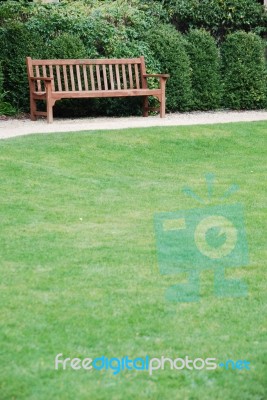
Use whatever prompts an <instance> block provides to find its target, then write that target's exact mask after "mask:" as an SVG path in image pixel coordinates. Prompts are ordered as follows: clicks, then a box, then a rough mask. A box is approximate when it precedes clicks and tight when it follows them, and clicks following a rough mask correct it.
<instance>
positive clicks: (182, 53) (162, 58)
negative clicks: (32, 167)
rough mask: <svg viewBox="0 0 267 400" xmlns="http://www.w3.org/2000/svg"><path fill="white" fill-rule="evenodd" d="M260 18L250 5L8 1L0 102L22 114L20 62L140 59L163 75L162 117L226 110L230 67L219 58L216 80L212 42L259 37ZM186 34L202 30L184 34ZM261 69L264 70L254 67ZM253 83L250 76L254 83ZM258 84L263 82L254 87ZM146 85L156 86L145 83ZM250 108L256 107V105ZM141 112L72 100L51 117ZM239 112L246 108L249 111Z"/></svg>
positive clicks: (0, 27) (228, 1)
mask: <svg viewBox="0 0 267 400" xmlns="http://www.w3.org/2000/svg"><path fill="white" fill-rule="evenodd" d="M264 18H266V13H265V14H264V12H263V8H262V7H261V6H260V5H259V4H257V3H256V1H255V0H238V1H237V0H210V1H207V0H203V1H200V0H180V1H174V0H169V1H167V0H165V1H148V0H145V1H142V2H141V1H140V0H131V1H126V0H77V1H75V2H73V1H70V0H61V1H60V2H59V3H55V4H40V3H38V2H37V3H34V2H27V1H24V0H20V1H13V0H7V1H5V2H0V43H1V46H0V61H1V64H2V68H3V75H4V82H3V85H4V89H3V90H5V92H6V100H8V101H9V102H11V103H12V105H13V106H14V107H16V108H17V109H21V110H24V111H28V107H29V94H28V81H27V73H26V66H25V57H26V56H31V57H40V58H99V57H101V58H104V57H107V58H112V57H115V58H120V57H135V56H140V55H144V56H145V59H146V65H147V72H149V73H157V72H162V73H170V76H171V77H170V79H169V80H168V82H167V110H169V111H177V110H180V111H185V110H190V109H199V110H205V109H214V108H217V107H219V106H222V107H224V106H227V107H228V106H229V104H230V102H229V91H230V89H229V88H230V86H231V85H230V83H229V79H230V76H232V75H229V74H227V63H228V60H229V63H231V61H230V58H229V57H226V56H225V55H224V64H223V68H222V73H223V74H224V75H225V74H226V75H227V79H226V76H225V77H224V76H223V77H221V76H219V72H218V71H219V56H218V47H216V44H215V40H216V42H217V44H218V40H217V39H220V40H219V42H220V41H221V40H222V39H225V35H226V34H227V33H229V32H232V31H235V30H236V29H240V28H242V29H243V30H245V31H249V30H252V31H257V32H258V33H262V34H263V33H264V30H265V29H266V24H265V27H264V25H263V22H264V21H265V20H264ZM173 25H174V26H173ZM175 27H176V29H175ZM191 27H194V28H199V27H201V28H202V29H201V30H190V28H191ZM203 27H204V28H206V30H207V31H209V32H210V33H211V34H212V35H213V36H214V39H215V40H214V39H212V37H211V36H210V35H209V34H208V33H206V32H205V31H204V30H203ZM177 30H180V31H181V32H186V35H182V34H181V32H178V31H177ZM253 37H254V36H253ZM259 41H260V39H258V42H259ZM258 42H257V43H258ZM254 44H255V46H256V47H255V49H254V51H255V53H257V57H256V59H257V60H259V59H260V60H262V47H261V46H258V45H257V44H256V41H254V42H253V43H252V46H253V45H254ZM239 45H240V46H241V49H240V52H242V51H244V45H243V44H242V43H241V42H240V44H239V42H238V41H237V42H236V46H239ZM238 52H239V50H238V49H237V53H238ZM224 54H225V53H224ZM249 54H250V53H249ZM253 54H254V53H253ZM247 60H248V59H247ZM246 65H247V66H248V69H249V71H251V63H250V62H249V60H248V64H245V66H244V68H246ZM262 69H263V70H264V69H265V67H264V65H263V64H262V63H261V70H262ZM250 74H251V72H250ZM258 75H259V74H258V72H257V73H256V77H257V79H258ZM262 79H265V74H263V75H262V76H261V82H262ZM220 80H224V87H225V90H226V92H227V93H228V94H225V95H224V96H222V99H223V102H222V103H220V97H221V85H220ZM227 82H228V83H227ZM234 83H235V82H234ZM150 85H152V86H154V85H156V82H155V81H153V80H152V81H150ZM265 86H266V85H265ZM265 86H264V87H265ZM242 90H243V89H242ZM152 102H153V101H152ZM154 102H155V101H154ZM256 103H257V105H258V106H259V105H260V104H262V101H258V102H256ZM256 103H255V102H254V103H253V107H255V106H256V105H255V104H256ZM141 104H142V102H141V100H140V99H138V98H129V99H127V101H126V100H125V99H122V100H121V99H101V100H98V99H94V100H88V101H87V100H81V101H78V100H73V101H71V102H68V101H63V102H62V103H57V105H56V110H55V111H56V115H64V113H65V114H66V115H71V113H72V112H73V113H74V115H77V116H78V115H92V114H98V115H99V114H107V115H115V114H116V115H121V114H124V115H129V114H138V113H139V114H140V113H141ZM236 104H238V103H236ZM244 104H247V107H251V104H252V103H251V102H246V103H244ZM244 104H243V106H244ZM69 105H70V106H69ZM243 106H242V107H243ZM235 107H238V105H236V106H235Z"/></svg>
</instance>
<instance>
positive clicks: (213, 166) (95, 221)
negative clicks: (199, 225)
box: [0, 122, 267, 400]
mask: <svg viewBox="0 0 267 400" xmlns="http://www.w3.org/2000/svg"><path fill="white" fill-rule="evenodd" d="M266 132H267V122H257V123H238V124H224V125H209V126H187V127H168V128H162V127H158V128H147V129H127V130H114V131H95V132H78V133H77V132H76V133H75V132H73V133H57V134H39V135H38V134H36V135H32V136H25V137H19V138H16V139H8V140H2V141H0V168H1V173H0V177H1V198H0V222H1V230H0V244H1V246H0V268H1V270H0V272H1V282H0V288H1V298H0V305H1V320H0V324H1V332H0V338H1V339H0V340H1V349H0V354H1V360H0V361H1V365H0V368H1V369H0V399H1V400H11V399H12V400H15V399H16V400H17V399H18V400H20V399H23V400H24V399H27V400H50V399H53V400H57V399H60V400H61V399H62V400H74V399H75V400H76V399H78V400H80V399H82V400H83V399H84V400H87V399H97V400H98V399H107V400H108V399H116V400H128V399H129V400H131V399H138V400H139V399H151V400H165V399H166V400H169V399H175V400H176V399H183V400H184V399H185V400H196V399H199V400H210V399H216V400H222V399H229V400H239V399H240V400H241V399H242V400H263V399H266V398H267V390H266V374H267V370H266V369H267V368H266V357H267V348H266V341H267V334H266V332H267V327H266V297H267V294H266V293H267V291H266V258H267V252H266V225H265V221H266V199H265V194H266V147H267V146H266ZM209 172H212V173H214V174H215V175H216V185H215V187H214V197H213V200H212V205H216V204H217V203H218V198H219V197H221V196H222V194H223V193H224V192H225V191H226V190H227V188H228V187H229V186H231V184H233V183H235V184H237V185H239V187H240V190H239V191H238V192H236V193H235V194H233V195H232V196H231V197H229V199H227V200H226V204H232V203H236V202H239V203H243V205H244V209H245V226H246V233H247V240H248V245H249V257H250V262H249V265H248V266H245V267H241V268H229V269H228V270H227V277H229V278H235V279H242V280H243V281H244V282H246V284H247V285H248V296H246V297H240V298H218V297H216V296H215V295H214V285H213V271H212V270H207V271H204V272H203V273H202V274H201V298H200V301H199V302H190V303H185V302H184V303H181V302H180V303H179V302H170V301H167V300H166V299H165V291H166V289H167V288H168V287H169V286H170V285H173V284H176V283H182V282H186V278H187V276H186V274H185V273H180V274H177V275H161V274H160V271H159V267H158V263H157V250H156V240H155V232H154V227H153V219H154V214H155V213H158V212H163V211H164V212H166V211H179V210H188V209H193V208H195V207H199V205H198V204H197V203H196V201H195V200H194V199H193V198H190V197H188V196H186V195H185V193H183V191H182V189H183V187H184V186H190V187H192V188H193V189H194V191H195V192H196V193H197V194H198V195H199V196H201V197H202V198H207V187H206V182H205V174H206V173H209ZM58 353H63V355H64V358H66V357H70V358H75V357H78V358H81V359H83V358H86V357H90V358H95V357H100V356H102V355H104V356H106V357H123V356H126V355H127V356H129V357H130V358H136V357H145V356H146V355H149V356H150V357H161V356H165V357H170V358H177V357H180V358H184V357H185V356H186V355H188V356H189V357H190V358H192V359H194V358H199V357H200V358H203V359H205V358H207V357H212V358H216V359H217V360H218V362H219V361H225V360H227V359H232V360H240V359H241V360H248V361H249V362H250V363H251V364H250V366H251V368H250V371H246V370H241V371H239V370H228V371H226V370H224V369H222V368H217V369H216V370H211V371H207V370H205V369H203V370H194V371H191V370H186V369H184V370H181V371H177V370H170V368H168V367H167V368H166V369H165V370H157V371H154V373H153V375H152V376H149V374H148V372H147V371H134V370H132V371H126V370H125V371H122V372H120V373H119V374H118V375H116V376H114V374H113V372H112V370H108V371H104V370H102V371H97V370H90V371H86V370H72V369H71V368H69V367H68V368H67V369H66V370H65V371H63V370H62V368H61V369H59V370H55V369H54V359H55V356H56V355H57V354H58Z"/></svg>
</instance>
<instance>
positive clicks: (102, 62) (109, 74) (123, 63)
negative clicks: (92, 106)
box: [27, 57, 146, 92]
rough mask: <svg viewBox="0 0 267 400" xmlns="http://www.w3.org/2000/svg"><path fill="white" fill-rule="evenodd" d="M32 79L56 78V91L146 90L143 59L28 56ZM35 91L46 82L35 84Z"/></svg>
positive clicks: (54, 80) (41, 88)
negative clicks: (82, 58)
mask: <svg viewBox="0 0 267 400" xmlns="http://www.w3.org/2000/svg"><path fill="white" fill-rule="evenodd" d="M27 69H28V76H29V77H39V76H40V77H53V78H54V79H53V81H52V90H53V91H60V92H61V91H63V92H66V91H67V92H69V91H70V92H71V91H94V90H97V91H99V90H104V91H108V90H130V89H139V88H144V87H146V80H145V79H144V78H143V77H142V76H143V74H145V73H146V67H145V61H144V57H140V58H124V59H95V60H93V59H84V60H32V59H31V58H30V57H27ZM35 90H36V91H37V92H42V91H44V83H43V81H41V80H36V81H35Z"/></svg>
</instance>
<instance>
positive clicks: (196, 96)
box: [186, 29, 221, 110]
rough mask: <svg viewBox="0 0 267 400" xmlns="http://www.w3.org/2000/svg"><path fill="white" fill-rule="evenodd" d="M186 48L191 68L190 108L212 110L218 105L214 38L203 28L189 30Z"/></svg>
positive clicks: (217, 53)
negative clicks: (191, 98) (191, 100)
mask: <svg viewBox="0 0 267 400" xmlns="http://www.w3.org/2000/svg"><path fill="white" fill-rule="evenodd" d="M186 39H187V44H186V50H187V53H188V55H189V59H190V65H191V69H192V97H193V102H192V108H193V109H196V110H212V109H216V108H218V107H219V106H220V98H221V79H220V59H219V52H218V48H217V47H216V43H215V40H214V38H213V37H212V36H211V35H210V34H209V33H208V32H206V31H205V30H196V29H195V30H191V31H190V32H189V34H188V35H187V36H186Z"/></svg>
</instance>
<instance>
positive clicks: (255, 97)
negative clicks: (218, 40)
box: [222, 32, 267, 109]
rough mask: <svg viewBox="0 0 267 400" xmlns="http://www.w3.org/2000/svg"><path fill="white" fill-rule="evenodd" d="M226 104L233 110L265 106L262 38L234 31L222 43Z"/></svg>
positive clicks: (265, 83)
mask: <svg viewBox="0 0 267 400" xmlns="http://www.w3.org/2000/svg"><path fill="white" fill-rule="evenodd" d="M222 71H223V79H224V105H225V106H226V107H228V108H233V109H253V108H261V107H264V106H266V87H267V75H266V67H265V61H264V55H263V45H262V41H261V39H260V38H259V37H258V36H257V35H255V34H253V33H245V32H235V33H232V34H230V35H229V36H228V37H227V38H226V41H225V42H224V43H223V45H222Z"/></svg>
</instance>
